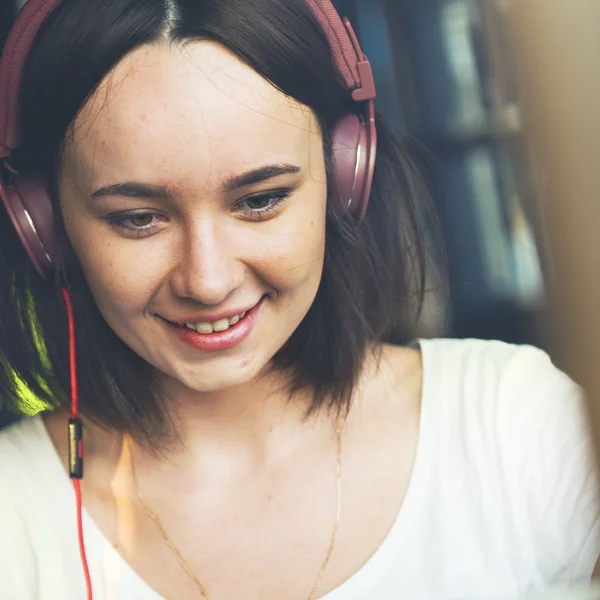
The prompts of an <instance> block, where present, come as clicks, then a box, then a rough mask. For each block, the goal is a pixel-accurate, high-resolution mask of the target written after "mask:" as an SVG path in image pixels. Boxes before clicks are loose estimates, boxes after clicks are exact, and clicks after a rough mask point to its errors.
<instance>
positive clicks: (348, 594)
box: [34, 340, 432, 600]
mask: <svg viewBox="0 0 600 600" xmlns="http://www.w3.org/2000/svg"><path fill="white" fill-rule="evenodd" d="M415 345H417V346H418V347H420V349H421V363H422V373H423V374H422V391H421V410H420V419H419V434H418V440H417V448H416V452H415V460H414V464H413V469H412V473H411V476H410V480H409V482H408V487H407V490H406V494H405V496H404V499H403V501H402V504H401V505H400V507H399V509H398V514H397V516H396V518H395V520H394V522H393V524H392V526H391V527H390V530H389V531H388V533H387V535H386V536H385V538H384V539H383V541H382V543H381V544H380V545H379V546H378V548H377V549H376V550H375V551H374V552H373V554H372V555H371V556H370V557H369V558H368V559H367V560H366V562H365V563H364V564H363V566H362V567H360V568H359V569H358V570H357V571H355V572H354V573H353V574H352V575H350V577H349V578H348V579H346V581H344V582H343V583H342V584H340V585H339V586H338V587H336V588H334V589H333V590H331V591H329V592H328V593H327V594H325V595H324V596H321V597H320V600H354V598H358V597H359V596H360V595H361V594H364V593H365V592H367V591H368V590H369V587H370V586H372V585H373V584H374V583H376V581H377V580H379V579H380V577H381V576H382V574H383V572H385V571H386V570H387V569H388V568H389V567H390V565H391V564H392V562H393V561H394V560H397V557H398V550H397V549H398V546H399V545H402V542H403V540H404V538H405V537H406V535H407V533H408V529H409V524H410V522H411V521H413V516H414V515H415V514H416V512H417V511H418V509H419V506H420V502H419V497H420V496H421V495H422V494H423V493H425V492H424V491H423V488H424V486H425V484H426V478H425V476H426V473H427V468H426V463H427V460H428V457H429V454H430V453H429V447H430V441H431V433H430V429H431V427H432V415H431V406H430V405H431V390H430V387H431V381H430V379H429V377H428V374H429V372H430V366H431V365H430V364H429V363H430V359H431V357H430V341H429V340H417V341H416V342H415ZM34 421H37V423H36V427H37V429H38V433H39V439H40V440H41V441H42V443H43V444H44V445H45V446H47V451H46V452H44V455H47V456H50V457H51V461H52V463H53V466H52V467H51V468H52V469H54V470H56V471H57V472H60V477H61V480H62V482H64V484H65V485H64V487H63V494H64V495H65V497H67V495H68V494H67V488H70V487H71V480H70V479H69V476H68V475H67V473H66V472H65V469H64V466H63V463H62V460H61V458H60V455H59V454H58V451H57V450H56V447H55V446H54V443H53V442H52V439H51V437H50V434H49V432H48V430H47V428H46V425H45V424H44V422H43V420H42V417H41V415H38V416H37V417H34ZM59 481H60V480H59ZM72 507H73V510H75V502H74V495H73V494H72ZM82 519H83V524H84V525H83V535H84V539H85V537H86V532H87V537H88V539H89V538H92V539H95V541H96V542H97V543H98V544H99V545H100V546H101V548H100V550H101V552H100V553H99V554H100V555H103V556H108V557H109V559H110V560H111V561H112V562H115V563H116V564H118V566H119V570H120V571H121V572H122V573H124V574H126V577H127V578H128V579H129V580H130V581H131V580H133V582H134V583H132V584H131V585H128V586H127V587H131V588H135V589H139V590H143V592H144V596H145V597H148V600H166V599H165V598H164V597H163V596H160V595H159V594H158V592H156V591H155V590H154V589H153V588H152V587H151V586H150V585H149V584H148V583H147V582H146V581H145V580H144V579H143V578H142V577H141V576H140V575H139V574H138V572H137V571H136V570H135V569H134V568H133V567H132V566H131V565H130V564H129V563H128V562H127V561H126V560H125V558H124V557H123V556H122V555H121V554H120V553H119V552H118V551H117V550H116V548H115V547H114V546H113V545H112V544H111V543H110V541H109V540H108V539H107V538H106V536H105V535H104V533H103V532H102V530H101V529H100V528H99V527H98V525H97V524H96V522H95V521H94V519H93V518H92V517H91V515H90V514H89V513H88V512H87V509H86V507H85V505H83V506H82ZM92 585H93V581H92Z"/></svg>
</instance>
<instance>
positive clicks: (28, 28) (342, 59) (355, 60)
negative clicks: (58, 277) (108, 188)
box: [0, 0, 375, 160]
mask: <svg viewBox="0 0 600 600" xmlns="http://www.w3.org/2000/svg"><path fill="white" fill-rule="evenodd" d="M61 1H62V0H28V1H27V2H26V3H25V6H24V7H23V9H22V10H21V12H20V13H19V15H18V16H17V19H16V20H15V23H14V25H13V27H12V29H11V32H10V34H9V36H8V39H7V41H6V44H5V46H4V50H3V52H2V58H1V60H0V160H1V159H4V158H8V157H9V156H10V155H11V154H12V152H13V151H14V150H15V149H16V148H18V146H19V133H18V99H19V90H20V83H21V77H22V74H23V68H24V66H25V61H26V60H27V56H28V55H29V51H30V50H31V46H32V45H33V42H34V40H35V38H36V36H37V33H38V31H39V29H40V27H41V26H42V24H43V23H44V21H45V20H46V19H47V18H48V16H49V15H50V13H52V11H53V10H54V9H55V8H57V7H58V5H59V4H60V3H61ZM306 3H307V4H308V6H309V7H310V8H311V10H312V11H313V13H314V14H315V16H316V17H317V19H318V20H319V22H320V24H321V26H322V27H323V30H324V31H325V33H326V35H327V38H328V39H329V44H330V47H331V50H332V53H333V57H334V59H335V62H336V65H337V67H338V70H339V72H340V75H341V76H342V77H343V79H344V81H345V83H346V86H347V87H348V89H349V90H350V91H351V92H352V97H353V98H354V100H356V101H357V102H360V101H364V100H371V99H373V98H375V82H374V80H373V74H372V71H371V66H370V64H369V61H368V60H367V59H366V57H365V56H364V54H363V53H362V50H361V49H360V46H359V44H358V40H357V38H356V35H355V33H354V30H353V29H352V25H351V24H350V22H349V21H348V20H347V19H344V21H342V19H341V18H340V16H339V14H338V13H337V11H336V9H335V8H334V6H333V5H332V4H331V1H330V0H306Z"/></svg>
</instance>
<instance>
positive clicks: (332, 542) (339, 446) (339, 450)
mask: <svg viewBox="0 0 600 600" xmlns="http://www.w3.org/2000/svg"><path fill="white" fill-rule="evenodd" d="M335 437H336V469H335V475H336V514H335V522H334V525H333V531H332V532H331V540H330V542H329V548H328V549H327V555H326V556H325V560H324V561H323V564H322V565H321V570H320V571H319V575H318V576H317V580H316V581H315V584H314V585H313V587H312V590H311V593H310V595H309V596H308V600H315V597H316V595H317V590H318V589H319V586H320V585H321V581H322V579H323V575H324V573H325V569H326V568H327V565H328V564H329V559H330V558H331V554H332V553H333V548H334V546H335V542H336V538H337V533H338V529H339V527H340V515H341V512H342V485H341V483H342V424H341V420H340V419H338V421H337V424H336V430H335ZM129 460H130V463H131V476H132V479H133V485H134V488H135V493H136V495H137V497H138V499H139V501H140V503H141V505H142V506H143V507H144V510H145V511H146V514H147V515H148V516H149V517H150V518H151V519H152V521H154V523H155V524H156V527H157V528H158V530H159V531H160V534H161V536H162V538H163V540H164V542H165V544H166V545H167V546H168V547H169V549H170V550H171V552H172V553H173V554H174V555H175V556H176V558H177V560H178V561H179V564H180V565H181V566H182V568H183V570H184V571H185V572H186V573H187V574H188V576H189V577H190V579H191V580H192V581H193V582H194V584H195V585H196V587H197V588H198V591H199V592H200V594H201V597H202V598H204V599H205V600H211V598H210V596H209V595H208V592H207V591H206V588H205V587H204V586H203V585H202V584H201V583H200V581H199V580H198V578H197V577H196V576H195V575H194V574H193V573H192V570H191V569H190V568H189V567H188V565H187V563H186V562H185V560H184V559H183V557H182V556H181V553H180V552H179V550H177V548H176V547H175V545H174V544H173V542H172V541H171V540H170V539H169V536H168V535H167V533H166V531H165V528H164V527H163V525H162V523H161V522H160V519H159V518H158V516H157V515H156V513H155V512H154V511H153V510H152V509H151V508H150V507H149V506H148V503H147V502H146V500H145V498H144V496H143V495H142V493H141V492H140V489H139V486H138V481H137V474H136V471H135V463H134V460H133V451H132V448H131V446H130V447H129Z"/></svg>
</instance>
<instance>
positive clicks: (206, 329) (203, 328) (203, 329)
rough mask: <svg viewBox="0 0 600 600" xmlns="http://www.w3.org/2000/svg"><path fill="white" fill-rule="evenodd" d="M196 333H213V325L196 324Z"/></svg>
mask: <svg viewBox="0 0 600 600" xmlns="http://www.w3.org/2000/svg"><path fill="white" fill-rule="evenodd" d="M196 331H197V332H198V333H212V332H213V326H212V323H196Z"/></svg>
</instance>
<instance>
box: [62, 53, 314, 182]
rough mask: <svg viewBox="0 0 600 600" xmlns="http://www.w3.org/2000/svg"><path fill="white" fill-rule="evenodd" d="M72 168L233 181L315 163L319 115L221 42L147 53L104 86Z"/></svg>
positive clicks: (84, 120) (81, 125)
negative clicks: (271, 166)
mask: <svg viewBox="0 0 600 600" xmlns="http://www.w3.org/2000/svg"><path fill="white" fill-rule="evenodd" d="M73 133H74V135H73V137H72V140H73V141H72V142H71V143H70V144H69V145H68V146H67V148H66V152H65V157H66V163H67V166H68V165H69V164H71V166H74V167H76V168H77V167H78V168H77V170H78V171H82V169H83V171H82V172H85V173H86V174H87V175H89V174H90V173H93V176H92V178H93V179H95V178H97V177H99V178H100V179H102V177H103V175H106V174H107V173H108V172H110V177H119V176H120V175H122V176H125V175H127V176H128V177H131V176H132V175H135V176H137V177H140V178H151V177H152V175H155V174H156V173H157V172H163V171H164V170H170V172H171V173H177V174H180V175H182V176H183V175H185V174H189V175H190V176H193V174H194V173H198V172H206V169H210V172H211V176H214V177H228V176H230V175H232V174H235V173H236V172H239V171H240V170H243V169H245V168H247V167H248V168H252V167H254V166H257V163H260V164H263V163H265V162H267V163H270V162H282V161H290V162H294V161H295V162H302V161H303V160H305V161H308V160H309V154H310V146H311V141H312V142H313V143H314V139H315V138H320V133H319V131H318V125H317V122H316V118H315V117H314V115H313V113H312V111H310V109H308V108H307V107H305V106H303V105H301V104H300V103H298V102H297V101H295V100H293V99H292V98H289V97H287V96H285V95H284V94H283V93H282V92H280V91H279V90H277V89H276V88H275V87H274V86H273V85H271V84H270V83H269V82H268V81H266V80H265V79H263V78H262V77H261V76H260V75H258V74H257V73H256V72H255V71H253V70H252V69H251V68H250V67H248V66H247V65H246V64H245V63H243V62H242V61H241V60H240V59H238V58H237V57H236V56H235V55H234V54H233V53H231V52H230V51H228V50H227V49H225V48H224V47H223V46H221V45H219V44H217V43H215V42H204V41H203V42H192V43H188V44H186V45H185V46H174V45H166V44H165V45H152V46H145V47H142V48H140V49H138V50H136V51H135V52H133V53H132V54H131V55H129V56H127V57H126V58H125V59H123V60H122V61H121V62H120V63H119V64H118V65H117V66H116V67H115V68H114V69H113V71H112V72H111V73H110V74H109V75H108V76H107V77H106V79H105V80H104V81H103V82H102V84H101V85H100V87H99V88H98V90H97V91H96V92H95V93H94V95H93V96H92V98H91V99H90V101H89V102H88V103H87V105H86V107H85V108H84V110H83V111H82V112H81V114H80V115H79V116H78V118H77V120H76V122H75V124H74V128H73Z"/></svg>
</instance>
